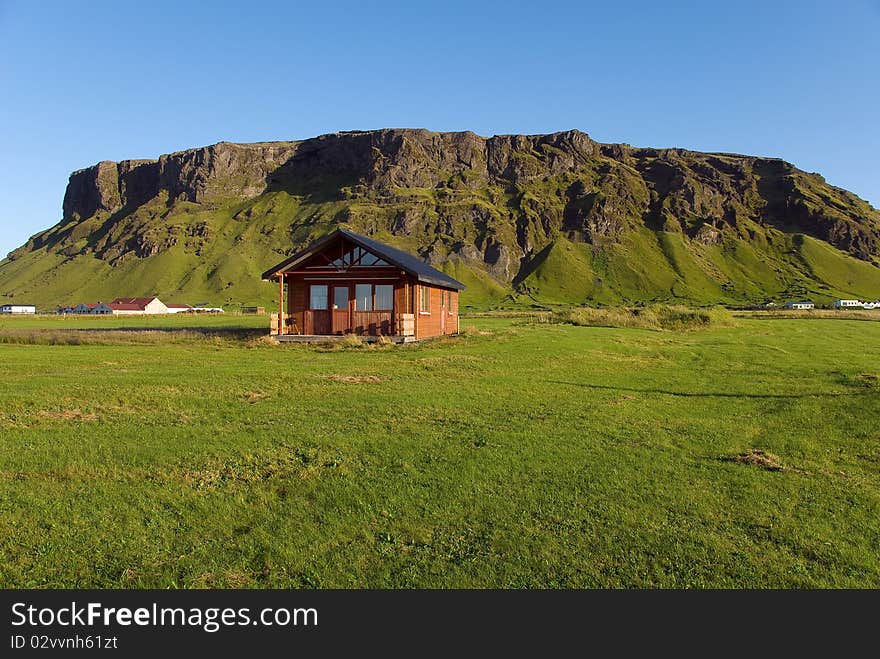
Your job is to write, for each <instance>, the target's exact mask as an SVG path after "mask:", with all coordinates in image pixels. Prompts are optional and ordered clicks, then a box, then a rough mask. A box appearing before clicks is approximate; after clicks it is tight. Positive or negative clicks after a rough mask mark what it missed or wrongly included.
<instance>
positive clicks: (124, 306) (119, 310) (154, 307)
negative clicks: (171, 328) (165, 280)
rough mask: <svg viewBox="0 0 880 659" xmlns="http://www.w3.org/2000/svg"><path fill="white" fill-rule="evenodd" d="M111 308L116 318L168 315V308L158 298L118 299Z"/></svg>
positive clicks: (111, 304)
mask: <svg viewBox="0 0 880 659" xmlns="http://www.w3.org/2000/svg"><path fill="white" fill-rule="evenodd" d="M109 306H110V308H111V309H112V310H113V315H115V316H131V315H142V316H143V315H146V314H160V313H168V307H166V306H165V304H164V303H163V302H162V301H161V300H160V299H159V298H157V297H118V298H116V299H115V300H113V302H111V303H110V304H109Z"/></svg>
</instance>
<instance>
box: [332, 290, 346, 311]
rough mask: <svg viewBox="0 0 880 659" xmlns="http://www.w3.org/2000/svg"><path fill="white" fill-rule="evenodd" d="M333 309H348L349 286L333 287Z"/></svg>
mask: <svg viewBox="0 0 880 659" xmlns="http://www.w3.org/2000/svg"><path fill="white" fill-rule="evenodd" d="M333 308H334V309H348V286H334V287H333Z"/></svg>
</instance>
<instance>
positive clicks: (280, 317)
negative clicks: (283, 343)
mask: <svg viewBox="0 0 880 659" xmlns="http://www.w3.org/2000/svg"><path fill="white" fill-rule="evenodd" d="M282 334H284V273H283V272H280V273H278V336H281V335H282Z"/></svg>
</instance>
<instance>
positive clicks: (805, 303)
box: [785, 300, 816, 309]
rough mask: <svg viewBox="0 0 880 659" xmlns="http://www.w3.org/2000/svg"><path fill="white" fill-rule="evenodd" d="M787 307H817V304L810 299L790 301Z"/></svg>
mask: <svg viewBox="0 0 880 659" xmlns="http://www.w3.org/2000/svg"><path fill="white" fill-rule="evenodd" d="M785 308H786V309H815V308H816V305H815V304H813V303H812V302H810V301H809V300H803V301H801V302H789V303H788V304H786V305H785Z"/></svg>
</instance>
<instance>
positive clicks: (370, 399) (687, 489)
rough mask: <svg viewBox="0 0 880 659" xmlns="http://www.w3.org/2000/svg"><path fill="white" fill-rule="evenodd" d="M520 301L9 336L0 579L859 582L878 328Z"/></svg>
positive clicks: (876, 532)
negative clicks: (322, 326) (426, 319)
mask: <svg viewBox="0 0 880 659" xmlns="http://www.w3.org/2000/svg"><path fill="white" fill-rule="evenodd" d="M584 262H586V259H585V257H584ZM232 320H235V319H223V322H230V321H232ZM211 321H212V322H220V321H219V320H217V319H211ZM17 322H19V319H6V320H4V321H3V326H4V327H5V328H10V327H14V326H15V324H16V323H17ZM22 322H25V323H27V324H29V325H30V326H33V325H36V324H38V323H39V320H38V319H23V320H22ZM118 322H119V321H117V320H116V319H114V320H113V321H112V323H116V324H117V325H118ZM132 322H134V321H132ZM137 322H140V320H138V321H137ZM175 322H177V320H176V319H175ZM181 322H182V321H181ZM515 322H522V321H511V320H498V319H492V318H489V319H479V320H476V321H469V322H468V325H470V327H471V329H470V331H469V332H468V333H467V334H466V335H465V336H462V337H457V338H453V339H445V340H438V341H434V342H430V343H426V344H423V345H418V346H408V347H396V348H385V349H376V348H373V349H355V350H347V351H341V352H340V351H326V350H324V349H317V348H308V347H302V346H281V347H278V346H270V345H268V344H264V343H261V342H255V341H247V340H246V341H226V340H217V339H216V338H208V339H201V340H199V339H196V338H192V337H190V338H187V339H186V340H184V341H180V342H173V339H169V342H167V343H162V342H153V343H151V344H150V345H79V346H40V345H3V346H2V347H0V350H2V352H3V359H2V360H0V449H2V450H0V484H2V487H0V586H2V587H123V588H125V587H155V588H167V587H184V588H193V587H204V586H212V587H278V588H288V587H551V588H555V587H625V586H635V587H675V588H684V587H783V588H803V587H855V588H863V587H877V585H878V584H880V557H878V553H877V552H876V551H875V549H874V548H876V547H877V546H880V487H878V483H880V479H878V476H880V473H878V464H880V453H878V447H880V431H878V426H877V423H876V419H877V418H878V415H880V389H878V381H880V380H878V378H880V371H878V363H880V352H878V346H880V323H876V322H855V321H848V320H806V319H805V320H752V319H745V318H743V319H738V321H737V322H738V323H739V324H738V325H737V326H732V327H718V328H710V329H706V330H702V331H691V332H682V333H679V332H670V331H646V330H638V329H613V328H593V327H575V326H571V325H546V324H542V325H525V324H520V325H515V324H512V323H515ZM103 323H111V321H107V320H106V319H100V323H99V324H103ZM49 324H50V325H52V326H59V325H60V324H61V320H53V322H52V323H49ZM43 326H44V327H45V326H47V325H46V324H45V323H44V325H43ZM108 327H109V325H108ZM829 337H831V338H829ZM832 339H833V340H832ZM524 355H528V356H529V358H528V359H523V356H524ZM719 373H723V374H724V382H723V386H721V384H720V383H719V377H718V374H719ZM438 391H442V392H447V394H448V395H444V396H438V395H437V392H438ZM343 411H344V412H343ZM341 414H342V416H340V415H341Z"/></svg>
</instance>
